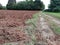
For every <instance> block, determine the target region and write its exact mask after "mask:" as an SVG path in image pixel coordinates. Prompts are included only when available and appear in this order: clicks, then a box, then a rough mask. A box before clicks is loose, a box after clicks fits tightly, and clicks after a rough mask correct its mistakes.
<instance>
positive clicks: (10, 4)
mask: <svg viewBox="0 0 60 45" xmlns="http://www.w3.org/2000/svg"><path fill="white" fill-rule="evenodd" d="M15 6H16V0H9V1H8V4H7V6H6V8H7V9H9V10H12V9H15Z"/></svg>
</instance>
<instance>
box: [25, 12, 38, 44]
mask: <svg viewBox="0 0 60 45" xmlns="http://www.w3.org/2000/svg"><path fill="white" fill-rule="evenodd" d="M38 17H39V13H36V14H34V15H33V17H32V19H28V20H27V21H26V22H25V23H26V24H27V27H26V29H25V32H27V34H28V35H29V36H30V37H31V41H30V42H29V43H26V45H34V44H35V42H36V37H35V30H36V25H37V20H38Z"/></svg>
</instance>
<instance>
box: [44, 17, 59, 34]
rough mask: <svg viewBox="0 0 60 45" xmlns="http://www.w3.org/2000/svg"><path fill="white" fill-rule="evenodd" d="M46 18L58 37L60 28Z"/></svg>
mask: <svg viewBox="0 0 60 45" xmlns="http://www.w3.org/2000/svg"><path fill="white" fill-rule="evenodd" d="M45 18H46V19H47V22H48V24H49V26H50V28H51V29H52V30H53V32H54V33H55V34H57V35H60V27H59V26H58V25H57V24H56V23H55V22H53V21H51V20H50V19H49V18H48V17H45Z"/></svg>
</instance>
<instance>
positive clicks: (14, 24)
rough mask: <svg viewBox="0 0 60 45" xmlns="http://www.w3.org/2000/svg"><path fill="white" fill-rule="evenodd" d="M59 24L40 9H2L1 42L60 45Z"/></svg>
mask: <svg viewBox="0 0 60 45" xmlns="http://www.w3.org/2000/svg"><path fill="white" fill-rule="evenodd" d="M55 23H56V25H55ZM59 24H60V23H59V21H58V20H56V19H55V18H54V17H53V16H50V15H49V14H47V15H46V14H45V13H43V12H40V11H26V10H25V11H23V10H19V11H17V10H0V44H1V45H60V43H59V42H60V41H59V39H60V35H59V34H60V32H59V29H60V28H58V27H60V25H59ZM56 26H57V27H56ZM56 34H57V35H56Z"/></svg>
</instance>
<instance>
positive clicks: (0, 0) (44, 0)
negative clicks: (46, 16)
mask: <svg viewBox="0 0 60 45" xmlns="http://www.w3.org/2000/svg"><path fill="white" fill-rule="evenodd" d="M16 1H17V2H18V1H23V0H16ZM42 1H43V2H44V4H45V8H46V9H47V7H48V4H50V0H42ZM7 2H8V0H0V3H1V4H2V5H3V6H6V4H7Z"/></svg>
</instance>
